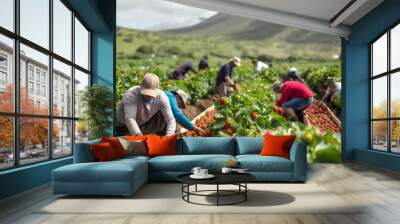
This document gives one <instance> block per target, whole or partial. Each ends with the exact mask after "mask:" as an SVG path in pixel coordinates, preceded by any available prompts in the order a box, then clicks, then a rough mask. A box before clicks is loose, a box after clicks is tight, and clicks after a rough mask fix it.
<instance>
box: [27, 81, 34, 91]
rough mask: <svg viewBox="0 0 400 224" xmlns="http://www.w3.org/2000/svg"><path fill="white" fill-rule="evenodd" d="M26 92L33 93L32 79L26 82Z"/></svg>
mask: <svg viewBox="0 0 400 224" xmlns="http://www.w3.org/2000/svg"><path fill="white" fill-rule="evenodd" d="M28 93H29V94H34V87H33V82H32V81H29V82H28Z"/></svg>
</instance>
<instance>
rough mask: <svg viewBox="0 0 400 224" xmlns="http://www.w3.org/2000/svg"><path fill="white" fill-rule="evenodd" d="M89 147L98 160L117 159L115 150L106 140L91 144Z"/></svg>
mask: <svg viewBox="0 0 400 224" xmlns="http://www.w3.org/2000/svg"><path fill="white" fill-rule="evenodd" d="M91 149H92V152H93V154H94V157H95V158H96V160H97V161H99V162H105V161H110V160H114V159H117V155H115V151H114V149H113V147H112V145H111V144H110V143H108V142H102V143H99V144H93V145H91Z"/></svg>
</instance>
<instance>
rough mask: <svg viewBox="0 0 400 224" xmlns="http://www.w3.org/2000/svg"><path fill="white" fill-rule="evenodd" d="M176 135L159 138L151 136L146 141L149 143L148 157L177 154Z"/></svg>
mask: <svg viewBox="0 0 400 224" xmlns="http://www.w3.org/2000/svg"><path fill="white" fill-rule="evenodd" d="M176 139H177V136H176V135H172V136H158V135H149V136H148V137H147V139H146V143H147V148H148V151H147V155H148V156H151V157H154V156H165V155H175V154H176Z"/></svg>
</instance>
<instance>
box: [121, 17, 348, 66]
mask: <svg viewBox="0 0 400 224" xmlns="http://www.w3.org/2000/svg"><path fill="white" fill-rule="evenodd" d="M117 52H118V57H119V58H125V59H129V58H131V59H133V58H136V59H138V58H143V57H144V58H146V57H147V56H146V55H157V56H165V57H171V56H172V55H175V56H177V57H181V58H188V59H194V58H199V57H201V56H202V55H205V54H207V55H210V56H212V57H214V58H221V59H224V58H229V57H231V56H233V55H238V56H241V57H244V58H253V57H257V56H263V57H264V58H269V59H270V60H275V59H276V60H282V59H283V60H287V59H291V60H292V59H304V60H310V59H311V60H321V59H322V60H330V59H332V57H333V56H334V55H340V39H339V38H338V37H334V36H330V35H326V34H320V33H316V32H310V31H305V30H300V29H294V28H289V27H286V26H281V25H276V24H272V23H267V22H262V21H257V20H252V19H246V18H242V17H238V16H230V15H225V14H217V15H215V16H213V17H211V18H209V19H207V20H205V21H203V22H201V23H199V24H196V25H194V26H191V27H186V28H182V29H176V30H167V31H162V32H148V31H140V30H132V29H129V28H122V27H119V28H118V32H117Z"/></svg>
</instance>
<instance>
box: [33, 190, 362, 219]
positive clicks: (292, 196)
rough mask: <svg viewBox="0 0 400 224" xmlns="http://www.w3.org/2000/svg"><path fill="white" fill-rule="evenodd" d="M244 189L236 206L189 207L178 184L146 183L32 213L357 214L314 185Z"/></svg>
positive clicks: (64, 199)
mask: <svg viewBox="0 0 400 224" xmlns="http://www.w3.org/2000/svg"><path fill="white" fill-rule="evenodd" d="M248 186H249V189H250V191H249V193H248V200H247V201H246V202H243V203H241V204H238V205H229V206H204V205H195V204H189V203H187V202H185V201H183V200H182V198H181V185H180V184H177V183H150V184H146V185H145V186H144V187H142V189H141V190H140V191H139V192H137V193H136V194H135V195H134V196H131V197H71V196H63V197H57V198H56V199H55V200H54V201H52V202H50V203H48V204H46V205H43V206H42V207H41V208H39V209H38V210H37V211H36V212H35V213H50V214H100V213H101V214H105V213H106V214H126V213H128V214H129V213H132V214H135V213H247V214H248V213H360V205H357V204H355V202H351V203H350V202H349V201H345V200H343V199H342V198H340V197H339V196H337V195H335V194H334V193H332V192H329V191H328V190H326V189H325V188H323V187H321V186H319V185H317V184H290V183H288V184H282V183H277V184H275V183H272V184H265V183H260V184H249V185H248ZM232 188H234V186H230V187H229V186H224V189H232ZM211 189H215V186H212V185H206V186H204V185H203V186H199V190H211ZM192 190H194V187H193V188H192ZM210 194H213V193H210ZM237 199H240V198H236V197H226V198H224V199H223V200H222V202H224V203H229V202H232V201H233V200H237ZM191 200H192V201H194V202H199V203H207V204H213V203H215V202H216V200H215V197H213V196H208V197H197V196H193V197H192V198H191Z"/></svg>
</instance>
